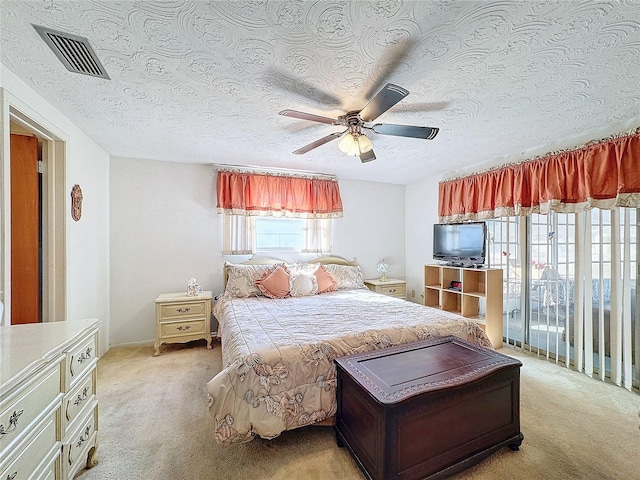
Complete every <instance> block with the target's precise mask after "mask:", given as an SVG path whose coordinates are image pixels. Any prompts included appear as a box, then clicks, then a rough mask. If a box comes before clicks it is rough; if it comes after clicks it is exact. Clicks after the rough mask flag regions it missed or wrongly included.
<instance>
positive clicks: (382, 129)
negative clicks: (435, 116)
mask: <svg viewBox="0 0 640 480" xmlns="http://www.w3.org/2000/svg"><path fill="white" fill-rule="evenodd" d="M371 129H372V130H373V131H374V132H376V133H380V134H382V135H395V136H397V137H411V138H423V139H425V140H433V139H434V138H435V136H436V135H437V134H438V132H439V131H440V129H439V128H435V127H414V126H412V125H393V124H388V123H376V124H375V125H374V126H373V127H371Z"/></svg>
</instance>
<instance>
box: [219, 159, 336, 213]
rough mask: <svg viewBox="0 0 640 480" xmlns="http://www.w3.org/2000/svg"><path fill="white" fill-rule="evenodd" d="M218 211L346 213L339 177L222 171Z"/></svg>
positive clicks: (220, 173) (220, 171) (220, 174)
mask: <svg viewBox="0 0 640 480" xmlns="http://www.w3.org/2000/svg"><path fill="white" fill-rule="evenodd" d="M216 187H217V196H218V213H223V214H227V215H258V216H283V217H295V218H339V217H342V199H341V198H340V188H339V187H338V181H337V180H335V179H327V178H310V177H296V176H286V175H267V174H264V173H247V172H236V171H225V170H219V171H218V178H217V181H216Z"/></svg>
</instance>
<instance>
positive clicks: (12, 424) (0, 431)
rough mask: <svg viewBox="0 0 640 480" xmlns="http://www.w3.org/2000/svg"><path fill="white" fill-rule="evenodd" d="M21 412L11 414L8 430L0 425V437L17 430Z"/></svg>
mask: <svg viewBox="0 0 640 480" xmlns="http://www.w3.org/2000/svg"><path fill="white" fill-rule="evenodd" d="M22 412H24V410H20V411H19V412H17V411H14V412H13V414H12V415H11V416H10V417H9V428H7V429H6V430H5V429H4V425H0V435H7V434H8V433H11V432H13V431H14V430H15V429H16V428H18V419H19V418H20V415H22ZM7 478H8V477H7Z"/></svg>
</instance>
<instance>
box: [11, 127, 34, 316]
mask: <svg viewBox="0 0 640 480" xmlns="http://www.w3.org/2000/svg"><path fill="white" fill-rule="evenodd" d="M39 190H40V189H39V182H38V139H37V138H36V137H33V136H28V135H16V134H11V324H12V325H15V324H21V323H37V322H40V321H41V315H40V304H41V281H40V277H41V275H40V248H39V244H40V241H39V239H40V194H39Z"/></svg>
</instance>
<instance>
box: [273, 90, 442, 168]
mask: <svg viewBox="0 0 640 480" xmlns="http://www.w3.org/2000/svg"><path fill="white" fill-rule="evenodd" d="M407 95H409V91H408V90H405V89H404V88H402V87H399V86H398V85H394V84H393V83H387V84H386V85H385V86H384V87H383V88H382V90H380V91H379V92H378V93H377V94H376V96H375V97H373V98H372V99H371V100H370V101H369V103H367V105H366V106H365V107H364V108H363V109H362V110H353V111H351V112H347V113H345V114H344V115H341V116H339V117H338V118H329V117H323V116H320V115H314V114H312V113H305V112H299V111H297V110H282V111H281V112H278V114H279V115H284V116H286V117H294V118H300V119H302V120H310V121H312V122H320V123H327V124H329V125H342V126H343V127H347V129H346V130H343V131H342V132H334V133H332V134H330V135H327V136H326V137H323V138H321V139H319V140H316V141H315V142H312V143H310V144H309V145H305V146H304V147H302V148H299V149H298V150H295V151H294V152H293V153H295V154H297V155H302V154H304V153H307V152H309V151H310V150H313V149H314V148H316V147H319V146H320V145H324V144H325V143H327V142H330V141H331V140H334V139H336V138H339V137H343V138H342V140H341V141H340V144H339V145H338V147H339V148H340V150H342V151H343V152H345V153H346V154H347V155H353V156H359V157H360V160H361V161H362V162H363V163H364V162H370V161H372V160H375V159H376V156H375V154H374V153H373V145H372V143H371V140H369V138H368V137H367V136H366V135H365V134H364V133H363V132H362V131H363V130H372V131H373V132H375V133H379V134H382V135H395V136H399V137H411V138H421V139H424V140H433V138H435V136H436V135H437V134H438V130H439V129H438V128H434V127H417V126H412V125H394V124H385V123H376V124H374V125H371V126H369V125H367V123H369V122H373V121H374V120H375V119H376V118H378V117H379V116H380V115H382V114H383V113H384V112H386V111H387V110H389V109H390V108H391V107H393V106H394V105H395V104H396V103H398V102H399V101H400V100H402V99H403V98H404V97H406V96H407Z"/></svg>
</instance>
